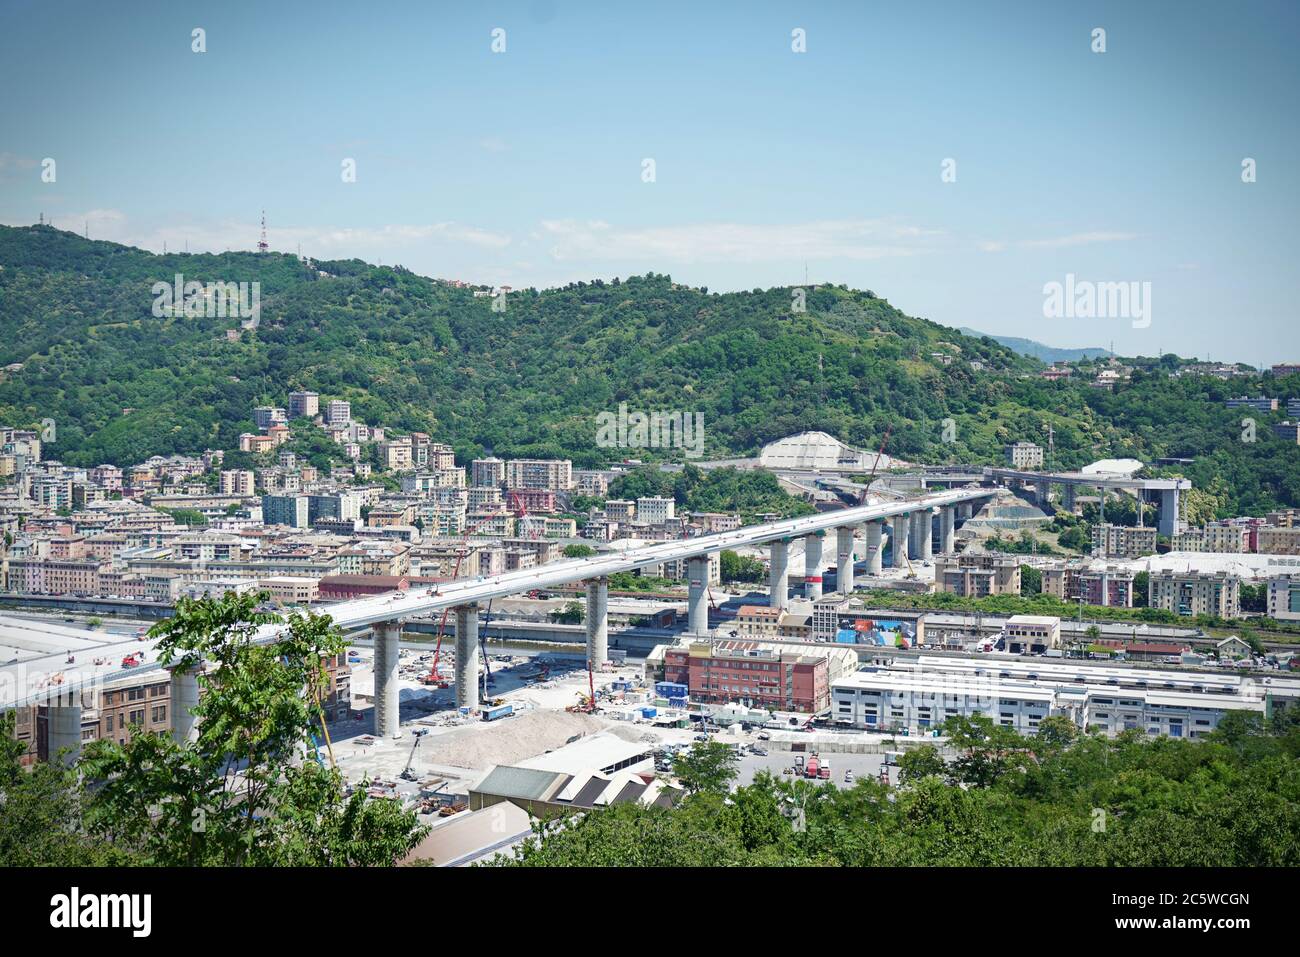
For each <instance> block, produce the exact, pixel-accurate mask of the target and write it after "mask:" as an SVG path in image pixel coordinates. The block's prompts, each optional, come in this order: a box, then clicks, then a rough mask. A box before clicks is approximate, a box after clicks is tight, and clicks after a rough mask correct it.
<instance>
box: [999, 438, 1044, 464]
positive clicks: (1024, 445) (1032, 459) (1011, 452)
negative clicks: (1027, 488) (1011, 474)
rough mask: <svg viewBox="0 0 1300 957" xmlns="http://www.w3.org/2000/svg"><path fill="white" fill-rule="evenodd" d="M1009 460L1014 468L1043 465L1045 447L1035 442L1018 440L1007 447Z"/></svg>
mask: <svg viewBox="0 0 1300 957" xmlns="http://www.w3.org/2000/svg"><path fill="white" fill-rule="evenodd" d="M1006 453H1007V462H1008V463H1010V465H1011V467H1012V468H1017V469H1037V468H1042V467H1043V447H1042V446H1041V445H1037V444H1035V443H1033V442H1023V441H1022V442H1016V443H1014V444H1012V445H1008V446H1007V447H1006Z"/></svg>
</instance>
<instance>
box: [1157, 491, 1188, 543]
mask: <svg viewBox="0 0 1300 957" xmlns="http://www.w3.org/2000/svg"><path fill="white" fill-rule="evenodd" d="M1182 528H1183V523H1182V520H1181V519H1179V517H1178V489H1176V488H1167V489H1162V490H1161V491H1160V519H1159V524H1158V525H1157V527H1156V531H1157V532H1158V533H1159V534H1161V535H1163V536H1165V537H1166V538H1173V537H1174V536H1175V535H1177V534H1178V533H1179V532H1180V531H1182Z"/></svg>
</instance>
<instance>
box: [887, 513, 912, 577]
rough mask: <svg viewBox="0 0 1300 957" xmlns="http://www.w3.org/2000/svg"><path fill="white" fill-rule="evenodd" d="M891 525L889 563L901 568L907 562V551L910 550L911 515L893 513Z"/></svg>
mask: <svg viewBox="0 0 1300 957" xmlns="http://www.w3.org/2000/svg"><path fill="white" fill-rule="evenodd" d="M893 527H894V534H893V536H892V537H893V541H892V542H891V543H890V549H891V550H890V555H891V557H890V564H891V565H893V566H894V567H895V568H902V567H903V566H905V565H906V564H907V559H908V557H909V553H910V552H911V550H912V545H911V538H912V516H910V515H895V516H894V520H893Z"/></svg>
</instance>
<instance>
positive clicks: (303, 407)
mask: <svg viewBox="0 0 1300 957" xmlns="http://www.w3.org/2000/svg"><path fill="white" fill-rule="evenodd" d="M318 415H320V393H318V392H305V391H301V392H290V393H289V418H291V419H311V418H315V417H316V416H318Z"/></svg>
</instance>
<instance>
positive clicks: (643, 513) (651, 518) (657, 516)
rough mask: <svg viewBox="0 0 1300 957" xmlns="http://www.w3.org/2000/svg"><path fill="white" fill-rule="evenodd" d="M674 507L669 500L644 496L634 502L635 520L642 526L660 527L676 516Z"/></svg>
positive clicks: (674, 503) (671, 500)
mask: <svg viewBox="0 0 1300 957" xmlns="http://www.w3.org/2000/svg"><path fill="white" fill-rule="evenodd" d="M676 507H677V503H676V502H675V501H674V500H673V499H671V498H662V497H660V496H657V495H655V496H645V497H642V498H639V499H637V500H636V520H637V521H638V522H640V523H642V524H644V525H662V524H663V523H664V522H666V521H668V520H669V519H670V518H674V517H675V516H676V512H675V509H676Z"/></svg>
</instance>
